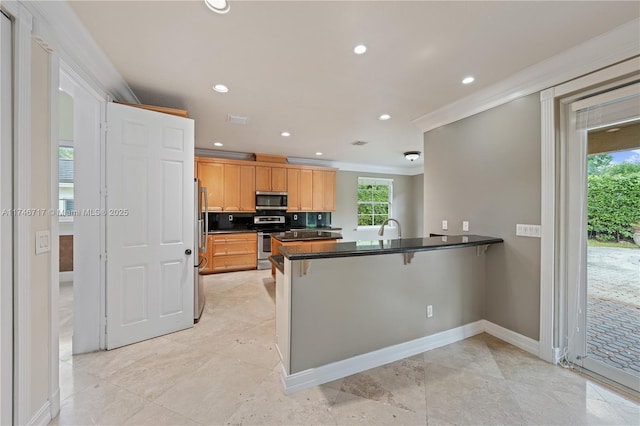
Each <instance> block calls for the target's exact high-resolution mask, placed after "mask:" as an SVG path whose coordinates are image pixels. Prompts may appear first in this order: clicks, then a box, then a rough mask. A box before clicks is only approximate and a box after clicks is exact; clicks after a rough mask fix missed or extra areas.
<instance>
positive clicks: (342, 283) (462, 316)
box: [272, 235, 503, 393]
mask: <svg viewBox="0 0 640 426" xmlns="http://www.w3.org/2000/svg"><path fill="white" fill-rule="evenodd" d="M502 242H503V240H502V239H501V238H494V237H485V236H479V235H464V236H441V237H431V238H409V239H395V240H380V241H378V240H376V241H356V242H346V243H337V242H334V243H332V244H322V245H317V246H312V245H308V246H302V245H294V246H283V247H280V249H279V251H280V253H281V254H282V258H279V257H274V256H272V262H273V263H274V265H276V264H277V265H278V268H277V270H278V272H277V274H276V341H277V348H278V351H279V354H280V357H281V360H282V363H281V365H282V372H281V374H282V382H283V384H284V387H285V391H286V392H287V393H290V392H295V391H297V390H301V389H304V388H307V387H310V386H314V385H318V384H322V383H326V382H329V381H332V380H336V379H339V378H341V377H345V376H348V375H351V374H355V373H357V372H359V371H363V370H367V369H369V368H373V367H376V366H379V365H383V364H386V363H388V362H393V361H396V360H398V359H402V358H406V357H408V356H412V355H416V354H419V353H422V352H424V351H426V350H429V349H432V348H434V347H438V346H441V345H442V344H448V343H451V341H450V340H451V339H455V340H459V339H461V338H464V337H468V336H470V335H473V334H477V333H479V332H481V331H482V327H481V324H482V322H481V321H482V320H483V318H484V306H485V260H486V252H487V250H488V248H489V246H490V245H492V244H499V243H502ZM429 307H430V308H429ZM429 314H430V315H429ZM456 336H459V337H456ZM455 340H454V341H455Z"/></svg>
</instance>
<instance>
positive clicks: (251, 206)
mask: <svg viewBox="0 0 640 426" xmlns="http://www.w3.org/2000/svg"><path fill="white" fill-rule="evenodd" d="M255 182H256V168H255V167H254V166H240V211H241V212H255V211H256V187H255Z"/></svg>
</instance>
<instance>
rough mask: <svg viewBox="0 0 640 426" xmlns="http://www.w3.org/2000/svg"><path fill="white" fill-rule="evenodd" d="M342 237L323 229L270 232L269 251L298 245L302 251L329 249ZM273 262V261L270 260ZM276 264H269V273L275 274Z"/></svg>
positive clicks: (276, 251)
mask: <svg viewBox="0 0 640 426" xmlns="http://www.w3.org/2000/svg"><path fill="white" fill-rule="evenodd" d="M340 239H342V235H341V234H340V233H339V232H330V231H324V230H313V229H305V230H292V231H287V232H279V233H274V234H271V253H272V255H276V256H277V255H279V254H280V247H283V246H285V247H291V246H300V247H301V250H302V251H322V250H330V249H331V248H332V247H334V246H335V243H336V242H337V241H338V240H340ZM272 263H273V262H272ZM275 273H276V266H275V264H274V265H273V266H271V275H274V276H275Z"/></svg>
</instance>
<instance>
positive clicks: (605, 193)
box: [566, 84, 640, 391]
mask: <svg viewBox="0 0 640 426" xmlns="http://www.w3.org/2000/svg"><path fill="white" fill-rule="evenodd" d="M572 109H573V114H574V115H573V118H572V119H571V121H572V122H573V123H574V131H573V132H572V134H570V135H569V140H568V144H567V159H568V167H567V177H568V182H569V185H568V191H567V193H568V198H569V202H568V208H567V216H566V224H567V230H568V233H567V242H566V243H567V245H568V253H569V259H568V262H567V265H568V267H567V278H568V280H567V282H568V289H567V290H568V292H567V294H568V312H569V315H568V318H567V321H568V342H567V343H568V357H567V358H568V360H569V361H570V362H573V363H575V364H577V365H580V366H581V367H583V368H585V369H587V370H589V371H592V372H594V373H597V374H599V375H601V376H603V377H605V378H607V379H609V380H612V381H614V382H617V383H619V384H622V385H624V386H626V387H629V388H631V389H634V390H636V391H638V390H640V389H639V388H640V386H639V384H640V85H638V84H635V85H628V86H626V87H623V88H619V89H617V90H614V91H610V92H607V93H603V94H599V95H597V96H593V97H590V98H587V99H583V100H580V101H577V102H575V103H574V104H573V105H572Z"/></svg>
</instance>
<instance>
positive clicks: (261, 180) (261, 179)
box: [256, 166, 271, 191]
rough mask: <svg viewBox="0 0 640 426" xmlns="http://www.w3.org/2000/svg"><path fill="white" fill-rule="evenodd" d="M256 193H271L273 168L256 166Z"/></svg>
mask: <svg viewBox="0 0 640 426" xmlns="http://www.w3.org/2000/svg"><path fill="white" fill-rule="evenodd" d="M256 191H271V167H264V166H256Z"/></svg>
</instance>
